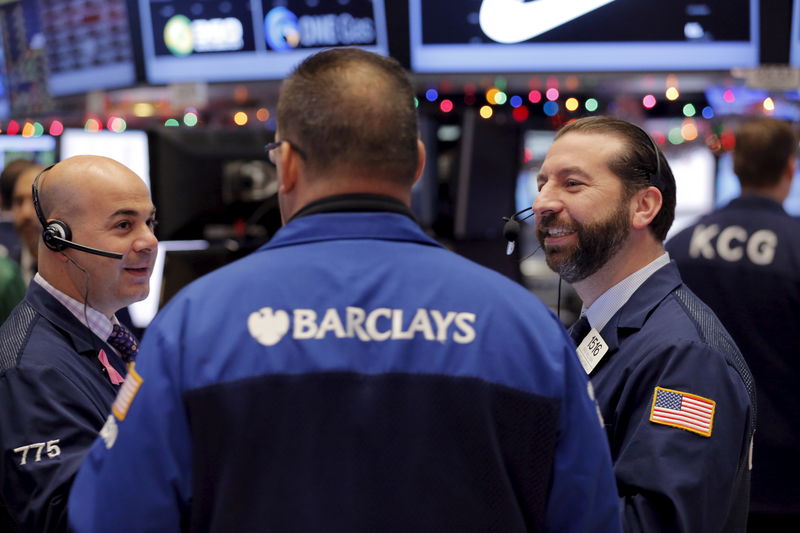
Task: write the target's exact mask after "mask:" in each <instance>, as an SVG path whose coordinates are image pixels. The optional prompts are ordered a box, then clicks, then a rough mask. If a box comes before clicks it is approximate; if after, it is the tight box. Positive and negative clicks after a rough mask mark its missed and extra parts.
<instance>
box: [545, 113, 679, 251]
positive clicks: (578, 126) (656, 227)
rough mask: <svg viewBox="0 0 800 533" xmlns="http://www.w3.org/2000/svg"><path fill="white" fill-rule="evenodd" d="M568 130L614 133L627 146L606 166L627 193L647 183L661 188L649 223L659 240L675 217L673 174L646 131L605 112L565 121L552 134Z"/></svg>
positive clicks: (641, 187)
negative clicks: (659, 197)
mask: <svg viewBox="0 0 800 533" xmlns="http://www.w3.org/2000/svg"><path fill="white" fill-rule="evenodd" d="M568 133H601V134H607V135H615V136H616V137H618V138H619V139H621V140H623V141H624V142H625V145H626V146H627V149H625V150H623V151H621V152H620V153H618V154H617V155H616V157H614V158H613V159H612V160H611V161H609V162H608V168H609V169H610V170H611V171H612V172H613V173H614V174H616V175H617V176H618V177H619V178H620V179H621V180H622V184H623V187H624V189H625V194H626V195H627V196H628V197H630V196H631V195H632V194H633V193H635V192H636V191H638V190H641V189H644V188H646V187H649V186H651V185H652V186H654V187H656V188H657V189H658V190H659V191H661V196H662V203H661V210H660V211H659V212H658V214H656V216H655V218H654V219H653V221H652V222H651V223H650V231H652V232H653V235H655V237H656V238H657V239H658V240H659V241H663V240H664V239H665V238H666V237H667V232H668V231H669V228H670V227H671V226H672V222H673V221H674V220H675V195H676V192H675V176H673V175H672V169H671V168H670V167H669V163H668V162H667V159H666V158H665V157H664V154H663V153H661V150H659V149H658V146H657V145H656V143H655V142H653V139H652V138H651V137H650V135H648V134H647V132H645V131H644V130H643V129H642V128H640V127H639V126H637V125H635V124H632V123H630V122H626V121H624V120H620V119H617V118H613V117H605V116H594V117H586V118H580V119H577V120H574V121H572V122H569V123H567V124H566V125H565V126H564V127H563V128H561V129H560V130H559V131H558V132H557V133H556V136H555V138H556V139H558V138H559V137H562V136H564V135H566V134H568Z"/></svg>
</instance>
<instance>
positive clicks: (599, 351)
mask: <svg viewBox="0 0 800 533" xmlns="http://www.w3.org/2000/svg"><path fill="white" fill-rule="evenodd" d="M576 351H577V352H578V359H580V360H581V365H582V366H583V369H584V370H585V371H586V373H587V374H591V373H592V370H594V367H596V366H597V363H599V362H600V360H601V359H603V356H604V355H605V354H606V352H607V351H608V345H607V344H606V341H604V340H603V337H601V336H600V332H599V331H597V330H596V329H594V328H592V331H590V332H589V333H588V334H587V335H586V337H584V338H583V340H582V341H581V343H580V344H579V345H578V348H577V350H576Z"/></svg>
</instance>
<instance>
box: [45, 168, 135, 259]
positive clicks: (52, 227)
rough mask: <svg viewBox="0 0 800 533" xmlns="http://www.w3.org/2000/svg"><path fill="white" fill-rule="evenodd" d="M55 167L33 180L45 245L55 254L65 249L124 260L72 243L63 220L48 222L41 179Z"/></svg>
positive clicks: (110, 253)
mask: <svg viewBox="0 0 800 533" xmlns="http://www.w3.org/2000/svg"><path fill="white" fill-rule="evenodd" d="M54 166H55V165H54V164H53V165H50V166H49V167H47V168H45V169H44V170H42V171H41V172H39V173H38V174H37V175H36V178H34V180H33V190H32V191H31V194H32V197H33V209H34V210H35V211H36V218H38V219H39V223H40V224H41V225H42V228H43V230H42V240H43V241H44V245H45V246H47V247H48V248H49V249H51V250H53V251H55V252H60V251H62V250H64V249H65V248H72V249H74V250H79V251H81V252H86V253H87V254H94V255H101V256H103V257H110V258H111V259H122V257H123V255H122V254H120V253H117V252H108V251H106V250H98V249H97V248H92V247H90V246H84V245H83V244H78V243H76V242H72V230H71V229H70V228H69V226H68V225H67V223H66V222H64V221H61V220H51V221H50V222H48V221H47V220H46V219H45V218H44V213H43V212H42V206H41V205H40V204H39V177H40V176H41V175H42V174H44V173H45V172H47V171H48V170H50V169H51V168H53V167H54Z"/></svg>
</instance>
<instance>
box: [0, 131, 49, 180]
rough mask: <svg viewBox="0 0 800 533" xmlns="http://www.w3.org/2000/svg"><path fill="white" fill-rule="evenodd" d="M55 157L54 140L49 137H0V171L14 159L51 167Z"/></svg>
mask: <svg viewBox="0 0 800 533" xmlns="http://www.w3.org/2000/svg"><path fill="white" fill-rule="evenodd" d="M55 157H56V140H55V137H51V136H50V135H41V136H39V137H23V136H21V135H0V171H2V169H4V168H5V166H6V165H7V164H8V163H10V162H11V161H14V160H16V159H28V160H30V161H35V162H36V163H39V164H40V165H43V166H48V165H52V164H53V163H54V162H55Z"/></svg>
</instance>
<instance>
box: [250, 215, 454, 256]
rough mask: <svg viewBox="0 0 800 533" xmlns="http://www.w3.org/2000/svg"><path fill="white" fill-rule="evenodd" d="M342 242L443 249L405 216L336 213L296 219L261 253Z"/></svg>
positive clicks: (278, 233)
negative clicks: (395, 243) (387, 242)
mask: <svg viewBox="0 0 800 533" xmlns="http://www.w3.org/2000/svg"><path fill="white" fill-rule="evenodd" d="M341 239H373V240H390V241H406V242H415V243H418V244H423V245H428V246H436V247H438V248H441V247H442V246H441V245H440V244H439V243H437V242H436V241H435V240H433V239H432V238H430V237H428V236H427V235H425V233H424V232H423V231H422V228H420V227H419V225H418V224H417V223H416V222H415V221H414V220H412V219H411V218H409V217H408V216H406V215H405V214H400V213H394V212H386V211H379V212H374V211H371V212H354V211H348V212H338V211H337V212H324V213H319V214H311V215H306V216H302V217H300V218H293V219H292V220H290V221H289V222H288V223H287V224H286V225H285V226H284V227H282V228H281V229H280V230H278V232H277V233H276V234H275V235H274V236H273V238H272V239H270V240H269V242H267V243H266V244H264V246H262V247H261V248H260V249H259V250H270V249H273V248H280V247H283V246H293V245H296V244H305V243H311V242H321V241H331V240H341Z"/></svg>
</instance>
